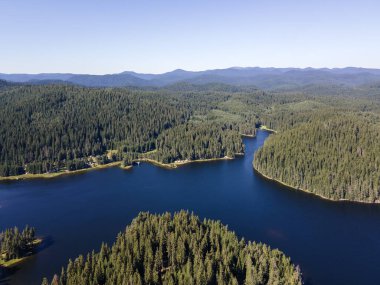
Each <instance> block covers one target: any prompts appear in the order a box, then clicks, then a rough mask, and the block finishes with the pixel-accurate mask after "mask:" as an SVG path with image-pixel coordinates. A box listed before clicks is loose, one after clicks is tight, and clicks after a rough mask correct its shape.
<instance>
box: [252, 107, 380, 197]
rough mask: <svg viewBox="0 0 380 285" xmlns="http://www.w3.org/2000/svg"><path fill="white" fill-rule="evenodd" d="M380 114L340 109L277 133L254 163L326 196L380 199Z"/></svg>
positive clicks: (290, 181) (272, 174)
mask: <svg viewBox="0 0 380 285" xmlns="http://www.w3.org/2000/svg"><path fill="white" fill-rule="evenodd" d="M378 119H379V118H378V116H377V115H374V114H366V113H353V112H351V113H344V114H342V113H338V114H330V116H329V117H327V118H326V117H324V116H322V117H321V118H320V119H318V120H313V121H311V122H308V123H304V124H300V125H298V126H297V127H295V128H292V129H289V130H287V131H284V132H280V133H278V134H275V135H271V136H270V137H269V138H268V139H267V141H266V142H265V143H264V146H263V147H262V148H261V149H260V150H258V151H257V152H256V153H255V155H254V167H255V168H256V169H257V170H258V171H260V172H261V173H263V174H264V175H267V176H269V177H271V178H274V179H276V180H279V181H281V182H284V183H286V184H288V185H290V186H292V187H295V188H300V189H304V190H308V191H310V192H312V193H315V194H318V195H321V196H323V197H326V198H329V199H332V200H340V199H347V200H352V201H364V202H379V201H380V176H379V173H380V155H379V154H380V124H379V123H378V122H377V121H378Z"/></svg>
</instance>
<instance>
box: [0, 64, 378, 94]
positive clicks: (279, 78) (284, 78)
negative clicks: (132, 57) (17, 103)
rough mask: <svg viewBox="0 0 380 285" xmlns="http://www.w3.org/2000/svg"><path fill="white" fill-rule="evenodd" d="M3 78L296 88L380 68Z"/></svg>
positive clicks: (352, 81)
mask: <svg viewBox="0 0 380 285" xmlns="http://www.w3.org/2000/svg"><path fill="white" fill-rule="evenodd" d="M0 79H2V80H6V81H11V82H28V83H31V84H38V83H40V84H44V82H62V83H63V82H66V83H71V84H77V85H83V86H89V87H124V86H136V87H148V86H152V87H162V86H166V85H171V84H176V83H179V82H186V83H190V84H208V83H223V84H229V85H236V86H257V87H259V88H263V89H271V88H284V87H285V88H294V87H300V86H306V85H311V84H333V85H345V86H351V87H352V86H358V85H364V84H373V83H375V82H380V69H369V68H356V67H347V68H333V69H328V68H320V69H317V68H304V69H300V68H260V67H231V68H226V69H213V70H205V71H186V70H182V69H176V70H173V71H170V72H166V73H162V74H149V73H137V72H133V71H124V72H121V73H116V74H105V75H91V74H72V73H41V74H4V73H0Z"/></svg>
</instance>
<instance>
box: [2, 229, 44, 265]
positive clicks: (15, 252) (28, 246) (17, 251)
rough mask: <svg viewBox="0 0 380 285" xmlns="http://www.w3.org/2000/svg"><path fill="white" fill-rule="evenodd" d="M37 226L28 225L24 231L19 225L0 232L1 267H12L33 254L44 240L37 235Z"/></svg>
mask: <svg viewBox="0 0 380 285" xmlns="http://www.w3.org/2000/svg"><path fill="white" fill-rule="evenodd" d="M35 232H36V230H35V228H33V227H29V226H26V227H25V228H24V229H23V230H22V231H20V230H19V229H18V228H17V227H14V228H9V229H6V230H5V231H3V232H1V233H0V252H1V255H0V267H5V268H8V267H12V266H14V265H16V264H18V263H19V262H21V261H22V260H24V259H25V258H26V257H28V256H30V255H32V254H33V251H34V249H35V248H36V247H37V246H38V245H39V244H40V243H41V242H42V239H39V238H36V237H35Z"/></svg>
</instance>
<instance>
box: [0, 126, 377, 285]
mask: <svg viewBox="0 0 380 285" xmlns="http://www.w3.org/2000/svg"><path fill="white" fill-rule="evenodd" d="M268 135H269V134H268V133H266V132H263V131H259V132H258V135H257V138H254V139H248V138H247V139H244V143H245V146H246V155H245V156H244V157H240V158H237V159H235V160H232V161H218V162H210V163H193V164H189V165H185V166H183V167H180V168H177V169H175V170H167V169H162V168H159V167H155V166H153V165H150V164H147V163H142V164H141V165H140V166H136V167H134V168H133V169H132V170H128V171H126V170H122V169H120V168H108V169H102V170H95V171H90V172H87V173H85V174H78V175H69V176H66V177H60V178H56V179H51V180H29V181H17V182H11V183H2V184H0V230H1V229H4V228H6V227H13V226H15V225H16V226H19V227H23V226H25V225H26V224H29V225H32V226H35V227H36V228H37V233H38V234H39V235H42V236H44V237H46V246H45V248H43V249H42V250H41V251H40V252H39V253H38V254H36V255H34V256H32V257H30V258H29V259H28V260H27V261H26V262H24V263H23V264H22V265H21V266H18V267H17V268H16V269H15V270H13V271H12V272H10V273H9V274H8V275H7V276H6V277H5V278H3V279H2V280H1V281H0V284H40V283H41V280H42V277H43V276H48V277H49V278H51V277H52V275H53V274H54V273H55V272H56V273H59V272H60V270H61V267H62V266H63V265H66V264H67V261H68V259H69V258H75V257H77V256H78V255H79V254H86V253H87V252H88V251H91V250H92V249H96V250H97V249H98V248H99V247H100V244H101V242H102V241H105V242H108V243H112V242H113V241H114V240H115V237H116V235H117V233H118V232H119V231H121V230H123V229H124V228H125V226H126V225H127V224H129V223H130V222H131V220H132V219H133V218H134V217H135V216H136V215H137V214H138V212H140V211H150V212H153V213H163V212H165V211H169V212H174V211H177V210H180V209H188V210H189V211H193V212H194V213H196V214H197V215H199V216H200V217H202V218H203V217H207V218H212V219H218V220H221V221H222V222H223V223H224V224H228V226H229V228H230V229H231V230H233V231H235V232H236V234H237V235H238V236H239V237H244V238H245V239H246V240H255V241H260V242H265V243H267V244H269V245H271V246H272V247H274V248H279V249H280V250H282V251H283V252H285V253H286V254H287V255H289V256H290V257H291V258H292V260H293V262H294V263H296V264H299V265H300V267H301V270H302V272H303V274H304V279H305V282H306V284H334V285H335V284H379V279H378V270H379V269H380V258H379V257H380V205H365V204H358V203H347V202H338V203H337V202H329V201H326V200H322V199H320V198H317V197H315V196H313V195H310V194H306V193H302V192H300V191H295V190H291V189H288V188H286V187H284V186H281V185H279V184H277V183H275V182H271V181H268V180H266V179H265V178H263V177H261V176H260V175H259V174H257V173H255V172H254V171H253V169H252V157H253V153H254V152H255V150H256V149H257V148H259V147H260V146H261V145H262V144H263V142H264V141H265V139H266V138H267V136H268Z"/></svg>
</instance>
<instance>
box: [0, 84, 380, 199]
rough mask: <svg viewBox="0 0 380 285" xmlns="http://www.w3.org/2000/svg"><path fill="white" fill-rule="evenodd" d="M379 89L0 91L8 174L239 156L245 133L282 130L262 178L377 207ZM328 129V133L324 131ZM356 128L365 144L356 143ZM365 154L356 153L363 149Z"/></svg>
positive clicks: (266, 155)
mask: <svg viewBox="0 0 380 285" xmlns="http://www.w3.org/2000/svg"><path fill="white" fill-rule="evenodd" d="M379 114H380V85H379V84H376V83H371V84H369V83H368V84H364V85H360V86H355V87H350V86H347V85H345V86H339V85H334V84H330V85H329V84H327V83H325V84H319V85H318V84H311V85H307V86H302V87H291V88H290V87H286V88H282V89H280V88H277V89H275V90H272V91H262V90H259V89H258V88H256V87H247V86H244V87H239V86H229V85H225V84H205V85H193V84H189V83H177V84H175V85H172V86H166V87H163V88H156V87H154V88H153V87H151V88H138V87H134V88H85V87H79V86H74V85H62V84H58V85H56V84H49V85H17V84H14V83H13V84H8V83H7V82H2V87H1V88H0V138H1V140H0V176H10V175H18V174H24V173H47V172H59V171H70V170H77V169H81V168H88V167H92V166H96V165H98V164H106V163H109V162H111V161H120V162H122V164H123V165H130V164H131V163H132V162H133V161H135V160H138V159H142V158H149V159H153V160H156V161H158V162H161V163H172V162H176V161H183V160H197V159H208V158H223V157H226V156H227V157H234V156H235V155H236V154H237V153H242V152H244V146H243V144H242V139H241V135H242V134H246V135H251V136H254V135H255V133H256V127H257V126H260V125H266V126H267V127H269V128H270V129H275V130H277V131H278V135H276V136H273V137H272V138H270V139H269V140H268V142H267V143H266V144H265V146H264V148H263V149H262V150H260V151H259V152H258V153H257V155H256V158H255V167H256V169H258V170H259V171H261V172H262V173H263V174H265V175H267V176H270V177H272V178H275V179H277V180H280V181H282V182H285V183H287V184H289V185H292V186H294V187H297V188H302V189H305V190H309V191H312V192H314V193H317V194H320V195H322V196H325V197H327V198H331V199H349V200H356V201H367V202H374V201H377V200H378V192H379V189H378V185H379V182H378V177H377V176H378V162H377V161H378V160H379V153H380V152H379V151H378V145H377V141H378V137H379V127H378V124H379V123H380V119H379V117H380V116H379ZM326 125H328V126H329V127H326ZM355 128H358V129H359V130H360V131H359V137H358V140H356V137H353V136H352V133H353V130H354V129H355ZM357 149H363V154H362V155H358V154H357V152H356V150H357Z"/></svg>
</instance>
